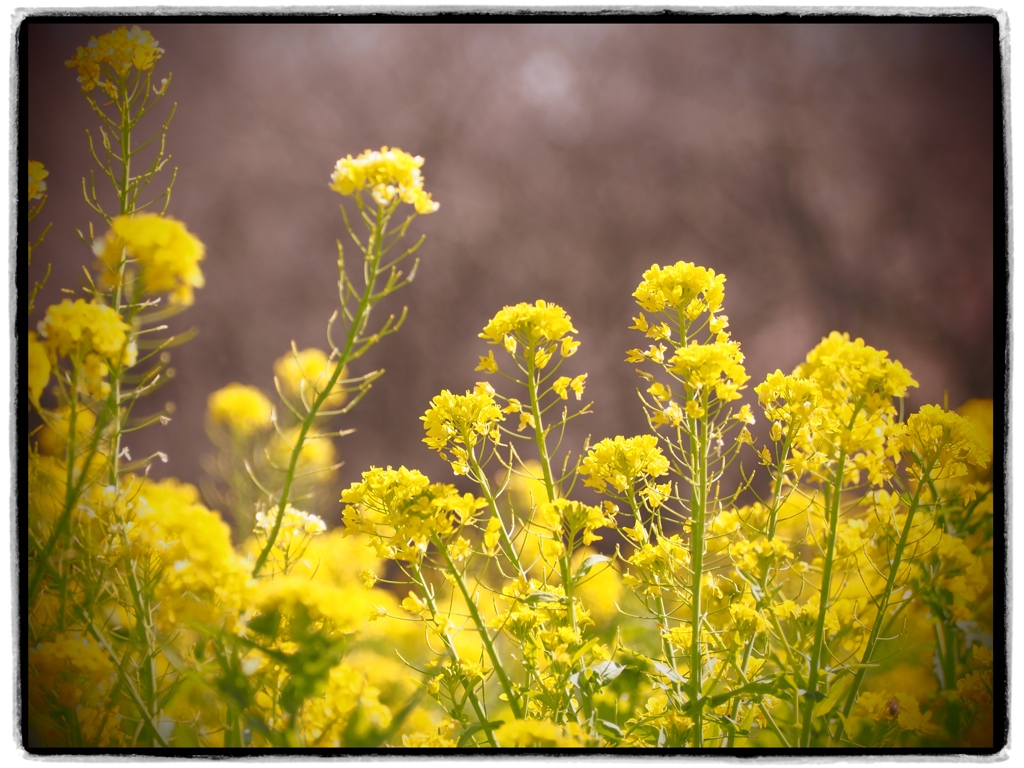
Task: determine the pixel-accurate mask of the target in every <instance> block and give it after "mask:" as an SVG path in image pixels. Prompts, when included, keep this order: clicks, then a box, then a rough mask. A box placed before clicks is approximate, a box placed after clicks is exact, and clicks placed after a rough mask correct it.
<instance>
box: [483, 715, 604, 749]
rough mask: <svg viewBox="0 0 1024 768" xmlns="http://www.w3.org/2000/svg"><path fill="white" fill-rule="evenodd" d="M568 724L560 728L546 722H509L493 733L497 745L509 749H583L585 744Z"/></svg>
mask: <svg viewBox="0 0 1024 768" xmlns="http://www.w3.org/2000/svg"><path fill="white" fill-rule="evenodd" d="M573 725H575V724H570V725H567V726H563V727H560V726H558V725H556V724H555V723H552V722H550V721H548V720H509V721H508V722H506V723H505V724H504V725H502V726H501V727H500V728H498V730H496V731H495V732H494V737H495V739H497V741H498V744H499V745H500V746H501V747H504V748H511V747H585V746H587V744H586V742H585V741H584V740H583V738H582V735H581V734H580V733H579V732H578V726H577V727H576V728H575V729H574V728H573V727H572V726H573Z"/></svg>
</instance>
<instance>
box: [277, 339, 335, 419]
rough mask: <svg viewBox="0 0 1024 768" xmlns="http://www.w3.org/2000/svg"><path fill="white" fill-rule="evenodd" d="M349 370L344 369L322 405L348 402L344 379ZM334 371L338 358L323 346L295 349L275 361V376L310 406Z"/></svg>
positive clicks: (283, 385) (329, 405) (327, 407)
mask: <svg viewBox="0 0 1024 768" xmlns="http://www.w3.org/2000/svg"><path fill="white" fill-rule="evenodd" d="M347 372H348V369H347V368H346V369H343V370H342V372H341V374H340V375H339V377H338V381H337V382H336V383H335V385H334V389H333V390H332V391H331V393H330V394H329V395H328V396H327V397H326V398H325V399H324V402H323V405H322V408H324V409H327V410H331V409H334V408H340V407H341V406H342V405H344V404H345V400H346V399H347V398H348V393H347V392H345V390H344V388H343V387H344V385H343V380H344V379H345V376H346V374H347ZM333 373H334V361H333V360H332V359H331V358H329V357H328V356H327V353H326V352H324V351H322V350H319V349H303V350H301V351H298V350H295V349H293V350H292V351H291V352H288V353H287V354H285V355H283V356H281V357H279V358H278V359H277V360H276V361H275V362H274V375H275V376H276V377H277V379H278V381H280V383H281V385H282V387H283V388H284V390H285V392H287V393H288V394H290V395H292V396H295V397H298V398H299V399H300V400H301V401H302V402H303V403H304V404H305V405H306V407H309V406H310V405H311V404H312V402H313V400H314V399H315V398H316V397H317V396H318V395H319V394H320V393H321V392H323V390H324V388H325V387H326V386H327V382H328V381H330V378H331V374H333Z"/></svg>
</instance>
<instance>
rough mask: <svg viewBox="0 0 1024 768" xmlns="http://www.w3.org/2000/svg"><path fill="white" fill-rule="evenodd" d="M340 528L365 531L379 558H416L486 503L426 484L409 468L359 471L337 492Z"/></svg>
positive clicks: (439, 485) (424, 478)
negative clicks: (358, 476) (355, 479)
mask: <svg viewBox="0 0 1024 768" xmlns="http://www.w3.org/2000/svg"><path fill="white" fill-rule="evenodd" d="M341 501H342V502H343V503H344V504H346V505H347V506H346V507H345V508H344V510H343V511H342V517H343V519H344V522H345V526H346V530H349V531H360V532H362V533H365V534H367V535H368V536H369V537H370V539H371V541H372V542H373V544H374V546H375V547H376V549H377V554H378V555H379V556H380V557H385V558H388V559H392V560H407V561H410V562H418V561H419V560H421V559H422V557H423V555H424V553H425V552H426V551H427V548H428V547H429V546H430V543H431V541H432V540H433V539H434V538H435V537H439V538H448V537H449V536H451V535H453V534H454V533H456V532H457V531H458V530H459V529H460V528H461V527H462V526H463V525H465V524H467V523H468V522H470V521H472V519H473V518H474V516H475V515H476V511H477V510H478V509H481V508H482V507H484V506H485V505H486V501H484V500H483V499H477V498H474V497H473V495H472V494H469V493H466V494H460V493H459V492H458V490H457V489H456V488H455V486H452V485H446V484H443V483H431V482H430V480H429V479H428V478H427V476H426V475H424V474H423V473H422V472H419V471H417V470H415V469H412V470H410V469H406V468H405V467H399V468H398V469H392V468H391V467H388V468H387V469H380V468H379V467H374V468H372V469H370V470H369V471H367V472H364V473H363V479H362V481H361V482H358V483H352V485H351V486H350V487H349V488H348V489H347V490H345V491H343V492H342V494H341Z"/></svg>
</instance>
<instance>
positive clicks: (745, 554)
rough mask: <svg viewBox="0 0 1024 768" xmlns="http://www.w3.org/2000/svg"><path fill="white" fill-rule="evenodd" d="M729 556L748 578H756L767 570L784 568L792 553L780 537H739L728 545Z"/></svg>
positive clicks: (766, 572) (760, 576)
mask: <svg viewBox="0 0 1024 768" xmlns="http://www.w3.org/2000/svg"><path fill="white" fill-rule="evenodd" d="M729 556H730V557H731V558H732V560H733V562H734V563H735V564H736V567H737V568H738V569H740V570H741V571H742V572H743V573H744V574H745V575H746V576H747V577H748V578H751V579H754V580H757V579H760V578H762V577H763V576H765V575H767V574H768V572H769V570H779V569H780V568H785V567H786V565H787V564H788V562H789V561H790V560H792V559H793V553H792V552H790V550H789V547H788V546H787V545H786V543H785V542H784V541H782V540H781V539H768V538H765V537H763V536H762V537H759V538H757V539H754V540H748V539H740V540H739V541H736V542H734V543H732V544H730V545H729Z"/></svg>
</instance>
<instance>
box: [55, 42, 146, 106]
mask: <svg viewBox="0 0 1024 768" xmlns="http://www.w3.org/2000/svg"><path fill="white" fill-rule="evenodd" d="M163 53H164V50H163V48H160V47H159V45H158V44H157V41H156V40H154V39H153V35H152V34H150V33H149V32H148V31H147V30H144V29H140V28H139V27H137V26H135V27H132V28H131V29H130V30H129V29H128V28H126V27H121V28H120V29H115V30H114V31H113V32H108V33H107V34H105V35H100V36H99V37H98V38H96V37H91V38H89V44H88V45H86V46H85V47H84V48H83V47H81V46H80V47H79V48H78V52H77V53H76V54H75V55H74V57H72V58H71V59H70V60H69V61H67V62H66V66H67V67H68V69H77V70H78V82H80V83H81V84H82V90H83V91H86V92H88V91H91V90H93V89H94V88H95V87H96V86H100V87H103V88H104V90H106V91H107V93H108V94H111V95H114V94H116V92H117V91H116V88H114V89H112V87H111V84H110V83H109V81H107V80H104V79H102V78H103V74H104V73H103V69H104V68H108V69H109V70H110V71H111V72H112V73H113V74H114V75H116V76H117V77H118V78H119V79H122V80H123V79H124V78H125V76H126V75H128V73H129V72H130V71H131V70H132V67H134V68H135V69H136V70H138V71H140V72H144V71H146V70H150V69H152V68H153V65H154V64H155V63H156V60H157V59H159V58H160V57H161V56H162V55H163ZM111 90H113V93H111Z"/></svg>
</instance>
